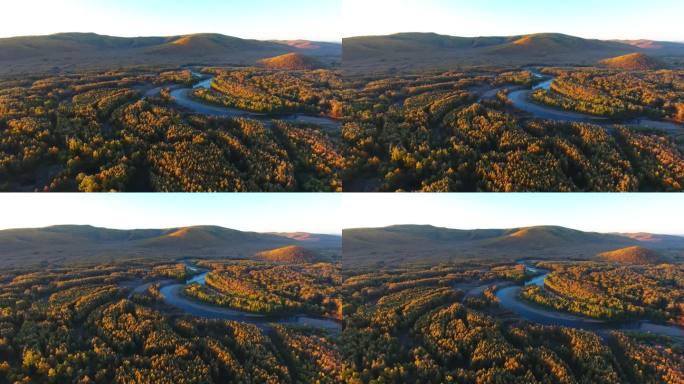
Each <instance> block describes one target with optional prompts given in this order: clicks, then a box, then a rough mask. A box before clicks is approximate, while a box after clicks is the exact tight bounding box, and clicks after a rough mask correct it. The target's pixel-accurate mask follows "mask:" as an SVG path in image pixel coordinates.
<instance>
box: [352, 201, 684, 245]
mask: <svg viewBox="0 0 684 384" xmlns="http://www.w3.org/2000/svg"><path fill="white" fill-rule="evenodd" d="M342 212H344V228H345V229H347V228H379V227H386V226H390V225H402V224H416V225H434V226H436V227H445V228H453V229H509V228H520V227H531V226H539V225H554V226H562V227H567V228H572V229H577V230H581V231H589V232H602V233H616V232H619V233H637V232H648V233H653V234H664V235H684V228H683V227H682V224H681V218H682V217H684V195H682V194H667V193H658V194H640V193H627V194H619V193H611V194H597V193H553V194H543V193H527V194H525V193H521V194H516V193H501V194H496V193H472V194H466V193H452V194H421V193H410V194H345V196H344V200H343V209H342Z"/></svg>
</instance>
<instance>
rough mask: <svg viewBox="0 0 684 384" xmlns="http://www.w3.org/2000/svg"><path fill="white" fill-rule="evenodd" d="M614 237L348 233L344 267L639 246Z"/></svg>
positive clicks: (584, 254)
mask: <svg viewBox="0 0 684 384" xmlns="http://www.w3.org/2000/svg"><path fill="white" fill-rule="evenodd" d="M639 244H641V241H639V240H637V239H634V238H630V237H627V236H623V235H619V234H605V233H594V232H582V231H577V230H573V229H568V228H563V227H555V226H541V227H529V228H514V229H476V230H458V229H448V228H437V227H432V226H418V225H400V226H391V227H386V228H360V229H348V230H345V231H344V233H343V254H344V257H343V265H350V266H354V265H375V264H401V263H421V262H424V263H434V262H440V261H448V260H465V259H493V260H514V259H518V258H530V257H533V258H549V259H557V258H559V257H561V258H573V259H592V258H595V256H596V254H597V253H601V252H606V251H611V250H614V249H616V248H624V247H629V246H633V245H639ZM648 246H649V247H651V248H656V249H662V250H668V251H669V250H673V249H679V250H682V249H684V238H682V237H676V236H669V237H667V238H663V241H662V242H649V243H648Z"/></svg>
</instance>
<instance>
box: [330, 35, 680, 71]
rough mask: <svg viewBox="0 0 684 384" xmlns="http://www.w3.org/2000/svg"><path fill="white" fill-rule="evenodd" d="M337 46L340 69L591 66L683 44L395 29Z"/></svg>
mask: <svg viewBox="0 0 684 384" xmlns="http://www.w3.org/2000/svg"><path fill="white" fill-rule="evenodd" d="M342 45H343V63H344V68H345V69H346V70H349V71H359V70H364V71H368V70H373V69H375V70H388V69H390V70H396V71H402V70H406V71H409V70H417V69H448V68H453V67H459V66H493V65H515V66H522V65H595V64H596V63H598V62H599V61H600V60H603V59H606V58H611V57H616V56H621V55H626V54H629V53H639V52H641V53H647V54H648V55H650V56H657V57H661V56H684V44H680V43H670V42H653V41H648V42H647V41H613V40H611V41H606V40H596V39H584V38H580V37H575V36H569V35H564V34H559V33H538V34H530V35H520V36H490V37H459V36H446V35H438V34H435V33H399V34H394V35H386V36H360V37H351V38H346V39H343V43H342Z"/></svg>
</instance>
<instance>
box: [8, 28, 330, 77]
mask: <svg viewBox="0 0 684 384" xmlns="http://www.w3.org/2000/svg"><path fill="white" fill-rule="evenodd" d="M341 49H342V48H341V45H340V44H335V43H319V42H311V41H304V40H302V41H297V42H287V41H284V42H278V41H261V40H250V39H241V38H238V37H232V36H225V35H220V34H212V33H200V34H192V35H183V36H164V37H132V38H127V37H115V36H104V35H98V34H94V33H60V34H54V35H48V36H21V37H12V38H3V39H0V52H2V54H1V55H0V74H19V73H42V72H48V71H49V72H62V71H75V70H83V69H100V68H108V69H111V68H116V67H117V66H119V67H121V66H145V65H166V66H169V65H186V64H207V65H253V64H255V63H256V62H257V61H258V60H260V59H264V58H269V57H274V56H278V55H284V54H287V53H303V54H306V55H307V56H311V57H316V58H318V59H320V60H321V61H325V62H330V63H335V62H337V61H339V58H340V55H341Z"/></svg>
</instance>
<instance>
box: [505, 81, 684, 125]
mask: <svg viewBox="0 0 684 384" xmlns="http://www.w3.org/2000/svg"><path fill="white" fill-rule="evenodd" d="M532 74H533V75H534V76H535V77H536V78H543V79H544V81H542V82H540V83H538V84H537V85H535V86H533V87H532V89H531V90H530V89H522V90H515V91H512V92H510V93H509V94H508V99H509V100H510V101H511V103H512V105H513V107H515V108H517V109H520V110H522V111H525V112H527V113H529V114H531V115H532V116H534V117H535V118H537V119H547V120H560V121H572V122H583V123H592V124H599V125H603V126H612V125H613V124H624V125H628V126H633V127H639V128H656V129H662V130H666V131H676V132H684V125H681V124H677V123H673V122H670V121H663V120H653V119H649V118H647V117H640V118H636V119H629V120H610V119H607V118H604V117H598V116H592V115H587V114H583V113H579V112H572V111H563V110H560V109H555V108H552V107H548V106H544V105H542V104H537V103H535V102H533V101H532V100H531V99H530V94H531V93H532V92H534V91H535V90H537V89H545V90H549V89H551V83H552V82H553V81H554V80H555V77H552V76H544V75H542V74H540V73H538V72H536V71H532Z"/></svg>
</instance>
